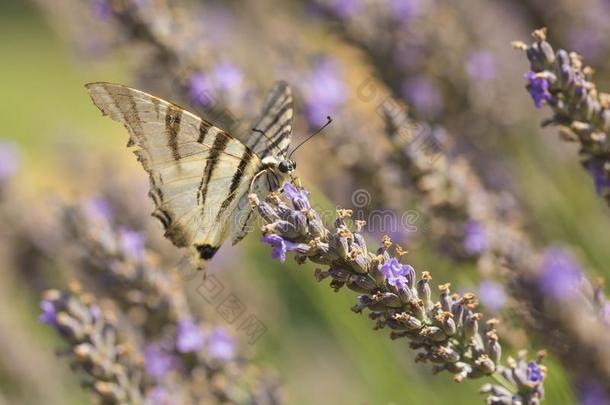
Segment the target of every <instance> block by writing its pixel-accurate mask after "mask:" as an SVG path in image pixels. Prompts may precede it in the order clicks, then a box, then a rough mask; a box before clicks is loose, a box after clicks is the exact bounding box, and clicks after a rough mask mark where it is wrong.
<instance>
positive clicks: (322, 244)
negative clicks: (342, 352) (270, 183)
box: [249, 190, 545, 405]
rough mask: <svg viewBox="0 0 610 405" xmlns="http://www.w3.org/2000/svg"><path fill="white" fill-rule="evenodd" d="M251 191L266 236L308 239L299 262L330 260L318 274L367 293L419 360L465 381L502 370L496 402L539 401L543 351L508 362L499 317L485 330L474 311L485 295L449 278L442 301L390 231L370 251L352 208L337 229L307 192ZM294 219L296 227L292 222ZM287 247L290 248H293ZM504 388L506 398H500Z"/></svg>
mask: <svg viewBox="0 0 610 405" xmlns="http://www.w3.org/2000/svg"><path fill="white" fill-rule="evenodd" d="M291 192H294V190H291ZM288 194H289V193H288ZM249 198H250V203H251V204H252V205H253V206H254V207H256V209H257V211H258V213H259V214H260V216H261V217H262V219H263V220H265V222H266V223H267V225H265V226H264V227H263V231H264V232H265V233H266V235H265V237H264V238H266V240H265V239H264V241H267V243H269V241H276V242H275V243H278V244H280V246H281V243H286V242H291V243H293V244H298V245H299V246H301V245H304V246H307V249H298V250H296V259H297V262H298V263H304V262H305V261H306V260H307V259H309V260H311V261H313V262H315V263H317V264H318V265H324V266H328V270H326V271H323V270H321V269H318V270H316V278H317V279H318V280H319V281H322V280H324V279H326V278H330V279H331V282H330V286H331V287H332V288H333V289H335V290H336V291H338V290H339V289H341V288H342V287H344V286H345V287H347V288H349V289H351V290H353V291H356V292H358V293H359V294H360V296H359V297H358V300H357V303H356V305H354V307H353V308H352V310H353V311H354V312H357V313H360V312H363V311H364V310H365V309H368V310H369V311H370V315H371V316H370V318H371V319H374V320H375V321H376V329H381V328H384V327H389V328H390V329H391V330H392V332H391V337H392V338H393V339H398V338H407V339H408V340H410V342H411V343H410V346H411V347H412V348H414V349H418V350H420V352H419V353H418V356H417V361H430V362H432V363H433V364H435V366H434V370H435V371H436V372H438V371H442V370H447V371H449V372H451V373H453V375H454V379H455V381H458V382H459V381H462V380H464V379H465V378H478V377H482V376H490V375H495V376H496V377H497V378H496V379H497V380H500V379H504V380H505V383H503V385H491V384H490V385H488V386H485V387H484V392H487V393H490V395H489V396H488V399H487V400H488V403H492V404H509V405H511V404H514V405H516V404H527V405H537V404H538V403H539V401H540V399H541V398H542V396H543V389H542V381H543V378H542V377H543V374H544V372H545V371H544V368H543V367H542V366H539V364H540V361H541V357H540V358H539V359H538V360H537V361H536V362H532V363H531V364H532V365H533V366H529V368H528V365H527V364H528V363H527V362H525V359H526V356H525V354H523V353H522V354H521V356H520V361H519V362H516V363H514V364H510V366H511V367H510V368H505V367H503V366H502V365H501V364H500V361H501V346H500V344H499V338H498V333H497V330H496V328H495V326H496V324H497V320H489V321H488V322H487V324H486V328H485V334H484V335H483V334H481V332H480V331H479V330H480V329H479V321H480V320H481V319H482V314H480V313H477V312H474V310H475V308H476V306H477V300H476V297H475V296H474V295H473V294H470V293H467V294H464V295H459V294H452V293H451V292H450V291H449V287H450V286H449V284H444V285H442V286H439V290H440V298H439V300H438V301H437V302H436V303H435V302H433V301H432V291H431V288H430V285H429V282H430V280H431V279H432V277H431V276H430V274H429V273H428V272H423V273H422V275H421V278H420V280H419V281H418V280H416V273H415V270H414V269H413V267H412V266H410V265H403V264H401V263H400V260H399V258H400V257H402V256H403V255H404V254H405V252H404V250H403V249H402V248H401V247H400V246H398V245H394V244H393V242H392V241H391V240H390V239H389V237H385V238H384V240H383V244H382V246H381V247H380V248H379V250H378V251H377V254H372V253H369V252H368V251H367V248H366V242H365V241H364V238H363V236H362V234H361V231H362V228H363V227H364V225H365V223H364V221H360V220H356V221H354V226H349V224H348V221H349V220H350V218H351V215H352V212H351V211H350V210H345V209H339V210H337V218H336V220H335V227H334V230H330V229H326V228H325V227H324V225H323V224H322V223H321V221H320V216H319V214H318V213H317V212H316V211H315V210H314V209H313V208H311V207H309V208H305V209H303V210H302V209H301V208H302V207H301V205H302V204H300V201H299V199H295V201H292V208H290V207H289V206H287V205H286V204H285V203H284V202H283V201H281V200H280V199H279V198H278V197H277V195H271V196H269V197H268V199H267V201H260V200H259V199H258V196H257V195H255V194H251V195H250V196H249ZM303 212H304V213H305V215H306V218H307V219H308V221H307V222H306V223H305V224H300V223H299V222H300V221H301V219H296V218H297V217H296V216H294V215H291V214H295V213H303ZM282 218H288V220H285V219H282ZM291 221H292V222H291ZM286 222H288V223H292V225H293V226H292V227H288V226H285V224H284V223H286ZM295 229H297V230H298V232H296V233H295ZM281 253H282V255H285V253H286V249H282V250H281ZM278 255H279V253H278ZM504 371H506V373H504ZM497 373H500V374H497ZM513 375H515V376H517V377H512V376H513ZM518 376H524V378H525V380H524V381H523V383H522V384H519V385H518V387H517V383H516V380H517V378H518ZM528 377H529V380H528ZM505 386H507V387H508V386H512V387H513V388H512V389H507V388H505ZM499 393H501V394H502V401H503V402H496V401H495V399H494V398H496V397H498V394H499Z"/></svg>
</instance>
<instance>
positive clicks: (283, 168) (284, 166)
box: [277, 160, 291, 173]
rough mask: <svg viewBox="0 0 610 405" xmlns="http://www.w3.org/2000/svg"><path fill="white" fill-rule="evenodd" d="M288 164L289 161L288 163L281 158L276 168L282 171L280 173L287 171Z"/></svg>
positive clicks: (288, 169)
mask: <svg viewBox="0 0 610 405" xmlns="http://www.w3.org/2000/svg"><path fill="white" fill-rule="evenodd" d="M289 165H290V163H289V162H287V161H285V160H282V161H281V162H280V164H279V165H278V166H277V168H278V169H279V171H280V172H282V173H288V172H289V171H290V170H291V169H290V166H289Z"/></svg>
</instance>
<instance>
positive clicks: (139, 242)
mask: <svg viewBox="0 0 610 405" xmlns="http://www.w3.org/2000/svg"><path fill="white" fill-rule="evenodd" d="M144 240H145V237H144V234H142V233H141V232H137V231H134V230H131V229H129V228H125V227H121V228H120V229H119V241H120V244H121V250H122V251H123V253H124V254H125V255H126V256H127V257H128V258H129V259H131V260H133V261H134V262H141V261H142V260H143V259H144Z"/></svg>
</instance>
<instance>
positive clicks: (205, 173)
mask: <svg viewBox="0 0 610 405" xmlns="http://www.w3.org/2000/svg"><path fill="white" fill-rule="evenodd" d="M85 87H86V88H87V90H88V91H89V95H90V96H91V99H92V100H93V103H94V104H95V105H96V106H97V107H98V108H99V109H100V110H101V111H102V113H103V114H104V115H107V116H109V117H110V118H111V119H113V120H115V121H118V122H120V123H122V124H123V125H125V127H126V128H127V131H128V132H129V142H128V143H127V146H128V147H132V146H135V147H136V149H135V151H134V153H135V155H136V156H137V158H138V160H139V161H140V163H142V166H143V167H144V169H145V170H146V172H147V173H148V175H149V177H150V191H149V196H150V197H151V199H152V201H153V203H154V206H155V209H154V211H153V213H152V215H153V216H154V217H155V218H157V219H158V220H159V221H160V222H161V224H162V225H163V228H164V229H165V237H166V238H168V239H169V240H170V241H171V242H172V243H173V244H174V245H175V246H177V247H186V248H188V250H189V253H190V256H191V258H192V259H193V261H194V262H195V264H196V265H197V267H198V268H200V269H203V268H205V267H206V264H207V262H208V261H209V260H210V259H212V257H213V256H214V255H215V254H216V252H217V251H218V249H219V248H220V246H221V244H222V243H223V241H224V240H225V239H226V238H227V237H228V236H229V235H230V237H231V240H232V242H233V244H236V243H237V242H239V241H240V240H242V239H243V238H244V237H245V236H246V234H247V233H248V231H249V230H250V228H251V223H252V220H253V216H254V214H253V210H252V209H251V208H250V206H249V203H248V195H249V194H250V193H255V194H257V195H258V196H259V198H261V199H264V198H266V197H267V195H268V194H269V193H270V192H272V191H277V190H278V189H279V188H280V187H281V186H282V184H283V183H284V182H285V181H286V180H287V179H288V178H289V176H291V174H292V172H293V171H294V169H295V168H296V163H295V162H294V161H293V160H291V159H290V158H289V156H288V148H289V146H290V138H291V134H292V119H293V114H294V112H293V99H292V91H291V89H290V87H289V86H288V84H287V83H285V82H278V83H276V84H275V85H274V87H273V89H272V90H271V91H270V93H269V95H268V96H267V99H266V101H265V103H264V105H263V110H262V113H261V115H260V118H259V119H258V120H257V121H256V123H255V125H254V128H253V129H252V131H251V132H250V133H249V134H248V137H247V139H246V140H245V142H241V141H240V140H238V139H237V138H235V137H233V136H232V135H231V134H229V133H228V132H226V131H224V130H222V129H221V128H219V127H217V126H214V125H213V124H211V123H210V122H208V121H206V120H204V119H203V118H200V117H198V116H197V115H195V114H193V113H190V112H188V111H187V110H185V109H183V108H182V107H179V106H178V105H176V104H174V103H171V102H168V101H165V100H163V99H161V98H158V97H155V96H152V95H150V94H147V93H145V92H143V91H140V90H136V89H133V88H130V87H127V86H123V85H120V84H112V83H103V82H98V83H89V84H86V85H85Z"/></svg>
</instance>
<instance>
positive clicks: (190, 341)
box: [176, 320, 205, 353]
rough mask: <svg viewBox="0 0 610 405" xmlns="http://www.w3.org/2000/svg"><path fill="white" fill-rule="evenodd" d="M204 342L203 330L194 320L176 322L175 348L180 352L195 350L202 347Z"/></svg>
mask: <svg viewBox="0 0 610 405" xmlns="http://www.w3.org/2000/svg"><path fill="white" fill-rule="evenodd" d="M204 342H205V336H204V334H203V331H202V330H201V328H200V327H199V325H197V324H196V323H195V322H193V321H192V320H183V321H180V322H179V323H178V332H177V334H176V348H177V349H178V351H179V352H180V353H191V352H196V351H198V350H199V349H201V348H202V347H203V343H204Z"/></svg>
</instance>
